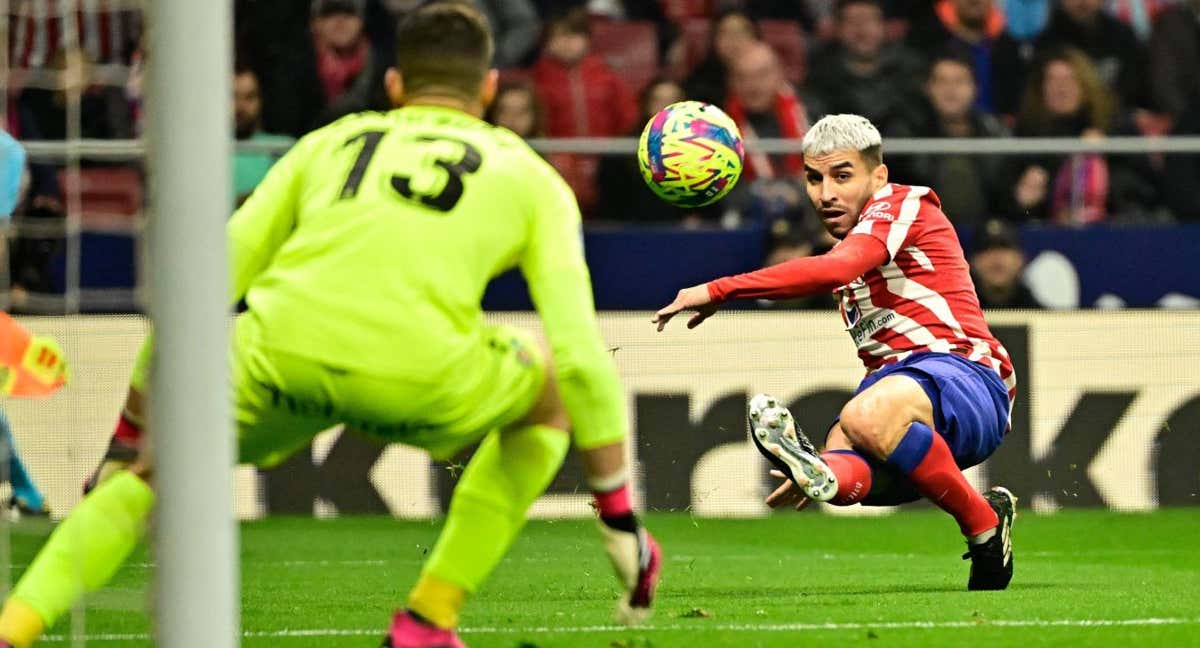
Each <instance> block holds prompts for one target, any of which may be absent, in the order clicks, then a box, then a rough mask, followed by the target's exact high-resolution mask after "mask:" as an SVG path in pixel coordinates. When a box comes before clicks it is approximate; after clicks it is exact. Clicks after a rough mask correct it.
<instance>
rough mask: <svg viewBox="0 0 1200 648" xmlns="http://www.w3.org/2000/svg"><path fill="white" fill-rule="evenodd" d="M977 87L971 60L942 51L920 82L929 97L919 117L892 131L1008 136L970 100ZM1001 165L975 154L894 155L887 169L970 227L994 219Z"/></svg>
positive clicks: (997, 160) (905, 134)
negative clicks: (931, 193) (925, 189)
mask: <svg viewBox="0 0 1200 648" xmlns="http://www.w3.org/2000/svg"><path fill="white" fill-rule="evenodd" d="M976 89H977V86H976V84H975V77H974V76H973V74H972V68H971V61H970V60H969V59H967V58H964V57H962V56H960V55H957V54H952V53H946V54H942V55H940V56H938V57H936V58H934V60H933V63H932V64H931V65H930V67H929V75H928V77H926V80H925V96H926V98H927V99H928V102H927V104H928V106H927V110H926V111H925V115H924V117H923V119H921V120H920V121H919V122H917V123H914V124H906V123H900V124H898V125H897V126H896V127H895V128H894V129H893V132H894V133H895V134H896V135H898V136H903V137H1003V136H1004V135H1006V134H1007V133H1006V132H1005V130H1004V127H1003V126H1001V125H1000V122H999V121H997V120H996V118H995V117H993V116H992V115H990V114H988V113H986V112H983V111H981V110H980V109H979V108H977V107H976V106H977V105H978V104H977V103H976V102H975V95H976ZM1003 164H1004V161H1003V159H1002V158H999V157H995V156H980V155H951V154H946V155H913V156H895V157H894V158H893V162H891V163H889V166H891V167H893V168H895V169H896V173H895V175H896V176H897V177H901V178H908V179H909V180H908V181H910V182H912V183H913V184H920V185H926V186H930V187H937V188H938V196H939V197H940V198H941V199H942V210H943V211H944V212H946V215H947V216H949V217H950V219H951V220H952V221H953V222H954V223H956V224H961V223H975V222H979V221H981V220H983V219H984V218H987V217H989V216H992V215H994V214H993V213H992V210H993V209H994V207H993V206H994V205H996V204H997V202H999V199H1000V198H1001V197H1002V196H1003V188H1004V184H1003V182H1002V178H1003V171H1004V166H1003Z"/></svg>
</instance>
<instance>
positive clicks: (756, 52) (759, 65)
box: [730, 43, 784, 113]
mask: <svg viewBox="0 0 1200 648" xmlns="http://www.w3.org/2000/svg"><path fill="white" fill-rule="evenodd" d="M730 81H731V84H732V87H733V92H734V94H735V95H737V97H738V99H740V100H741V101H742V104H743V105H744V106H745V107H746V110H748V111H750V112H756V113H761V112H767V111H769V110H771V109H772V108H774V107H775V99H776V96H777V95H778V93H779V91H780V89H781V88H782V87H783V84H784V77H783V67H782V66H781V65H780V64H779V58H778V57H777V56H775V51H774V50H772V49H771V47H770V46H769V45H766V44H763V43H754V44H752V45H750V46H748V47H746V48H745V49H743V50H742V53H741V54H740V55H739V56H738V57H737V59H736V60H734V62H733V66H732V67H731V69H730Z"/></svg>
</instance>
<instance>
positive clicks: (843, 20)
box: [837, 2, 885, 60]
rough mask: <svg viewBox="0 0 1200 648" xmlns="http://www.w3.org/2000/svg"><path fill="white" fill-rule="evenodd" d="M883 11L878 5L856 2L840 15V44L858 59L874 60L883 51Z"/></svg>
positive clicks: (838, 27)
mask: <svg viewBox="0 0 1200 648" xmlns="http://www.w3.org/2000/svg"><path fill="white" fill-rule="evenodd" d="M884 35H885V34H884V31H883V10H882V9H880V8H879V7H878V6H877V5H874V4H870V3H866V2H855V3H853V4H848V5H845V6H843V7H842V9H841V11H840V12H839V13H838V22H837V40H838V43H839V44H840V45H841V46H842V47H843V48H844V49H845V50H846V51H847V52H849V53H850V55H851V56H853V57H854V58H856V59H859V60H872V59H874V58H876V57H877V56H879V51H880V50H882V49H883V40H884Z"/></svg>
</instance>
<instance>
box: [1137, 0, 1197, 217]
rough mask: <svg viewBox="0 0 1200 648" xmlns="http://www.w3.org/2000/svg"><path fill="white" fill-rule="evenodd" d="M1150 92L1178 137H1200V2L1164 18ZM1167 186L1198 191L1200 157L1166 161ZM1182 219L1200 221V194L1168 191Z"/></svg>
mask: <svg viewBox="0 0 1200 648" xmlns="http://www.w3.org/2000/svg"><path fill="white" fill-rule="evenodd" d="M1149 72H1150V89H1151V93H1152V98H1153V104H1154V106H1155V108H1156V109H1158V110H1161V111H1163V112H1164V113H1166V114H1167V115H1168V116H1169V117H1170V119H1171V121H1172V123H1173V127H1172V133H1173V134H1176V135H1200V0H1188V1H1187V2H1185V3H1181V4H1179V5H1176V6H1174V7H1172V8H1170V9H1168V10H1166V11H1165V12H1163V13H1162V15H1160V16H1159V18H1158V20H1157V21H1156V22H1155V23H1154V33H1153V34H1152V35H1151V37H1150V68H1149ZM1164 173H1165V180H1164V186H1167V187H1187V186H1192V187H1194V186H1195V182H1196V178H1200V156H1197V155H1170V156H1167V157H1166V159H1165V165H1164ZM1165 195H1166V201H1167V206H1168V207H1169V208H1170V209H1171V211H1172V212H1174V214H1175V216H1176V217H1177V218H1182V219H1187V220H1200V191H1194V190H1192V191H1168V192H1166V193H1165Z"/></svg>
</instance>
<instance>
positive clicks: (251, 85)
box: [233, 72, 262, 139]
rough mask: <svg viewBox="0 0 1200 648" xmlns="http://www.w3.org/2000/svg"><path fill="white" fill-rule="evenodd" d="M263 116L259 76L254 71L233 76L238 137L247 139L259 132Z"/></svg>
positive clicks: (234, 116) (235, 129)
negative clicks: (260, 119) (259, 92)
mask: <svg viewBox="0 0 1200 648" xmlns="http://www.w3.org/2000/svg"><path fill="white" fill-rule="evenodd" d="M261 116H262V97H261V96H259V94H258V77H256V76H254V73H252V72H242V73H240V74H238V75H237V76H235V77H234V78H233V123H234V131H235V132H236V133H237V137H238V139H246V138H248V137H250V136H251V135H253V134H254V133H255V132H257V131H258V128H259V118H260V117H261Z"/></svg>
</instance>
